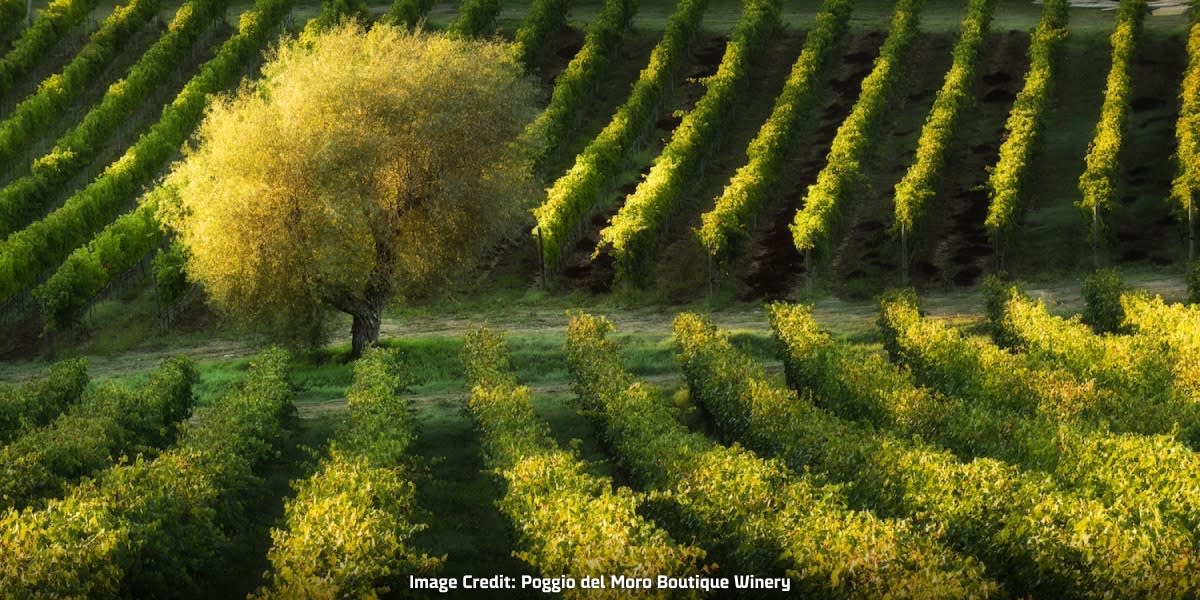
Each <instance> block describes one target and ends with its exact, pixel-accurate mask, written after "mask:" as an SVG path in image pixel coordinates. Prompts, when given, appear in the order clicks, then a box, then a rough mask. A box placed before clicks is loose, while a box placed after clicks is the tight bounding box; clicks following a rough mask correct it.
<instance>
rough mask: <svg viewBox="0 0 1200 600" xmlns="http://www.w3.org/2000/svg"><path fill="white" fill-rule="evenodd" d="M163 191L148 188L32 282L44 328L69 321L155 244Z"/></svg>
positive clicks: (160, 233) (159, 238)
mask: <svg viewBox="0 0 1200 600" xmlns="http://www.w3.org/2000/svg"><path fill="white" fill-rule="evenodd" d="M163 193H166V190H165V188H162V187H158V188H154V190H152V191H151V192H149V193H147V194H146V195H145V196H143V198H142V200H141V203H140V204H139V205H138V207H137V208H135V209H134V210H132V211H130V212H127V213H125V214H123V215H121V216H120V217H118V218H117V220H116V221H113V222H112V223H110V224H108V225H107V226H106V227H105V228H104V229H103V230H102V231H101V232H100V233H98V234H96V237H94V238H92V241H90V242H88V243H87V245H86V246H80V247H79V248H76V249H75V250H74V251H73V252H71V254H70V255H69V256H67V259H66V260H65V261H63V263H62V264H61V265H59V267H58V268H57V269H55V270H54V274H53V275H51V276H50V278H49V279H47V280H46V281H45V282H44V283H42V284H41V285H39V286H38V287H36V288H34V290H33V296H34V298H35V299H36V300H37V302H38V307H39V309H40V310H41V313H42V322H43V329H44V331H47V332H52V331H56V330H59V329H63V328H65V327H68V326H70V325H71V324H73V323H74V322H75V321H76V320H77V319H78V318H79V316H80V315H82V314H83V312H84V311H86V310H87V307H88V306H89V305H90V304H91V302H92V300H93V299H95V297H96V295H97V294H99V293H100V292H102V291H103V290H104V289H105V288H106V287H108V285H109V284H110V283H111V282H112V280H113V278H115V277H117V276H119V275H120V274H121V273H124V272H126V271H128V270H129V269H131V268H133V266H134V265H136V264H137V263H138V261H140V260H141V259H142V257H144V256H146V254H147V253H149V252H150V251H151V250H153V249H154V248H156V247H158V245H159V244H160V243H161V242H162V240H163V231H162V226H161V225H160V224H159V222H158V218H157V217H156V216H155V215H156V211H157V210H158V206H159V201H158V196H159V195H160V194H163Z"/></svg>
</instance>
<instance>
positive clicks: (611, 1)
mask: <svg viewBox="0 0 1200 600" xmlns="http://www.w3.org/2000/svg"><path fill="white" fill-rule="evenodd" d="M637 7H638V3H637V0H605V2H604V6H603V7H602V8H601V9H600V14H599V15H598V16H597V17H596V20H595V21H594V22H592V24H591V25H589V26H588V31H587V35H586V37H585V38H584V41H583V47H582V48H580V49H579V52H576V53H575V56H574V58H572V59H571V62H570V63H568V64H567V66H566V68H564V69H563V70H562V72H561V73H559V74H558V77H557V78H556V79H555V80H554V90H553V92H551V95H550V104H549V105H547V106H546V109H545V110H543V111H542V112H541V113H540V114H538V116H537V119H535V120H534V122H533V124H532V125H531V126H530V129H531V130H532V131H534V132H536V133H537V136H538V137H539V138H540V139H541V140H542V144H543V148H544V149H543V150H541V151H540V152H539V154H538V157H537V160H536V162H537V163H539V164H540V163H543V162H544V161H545V160H546V158H547V157H548V156H549V155H550V154H552V153H554V152H556V151H558V150H559V149H560V148H561V147H562V144H563V140H564V139H565V138H566V136H567V133H568V132H569V131H570V129H571V128H572V126H573V124H574V123H575V122H576V119H578V118H579V115H580V114H581V113H582V111H583V108H584V106H586V105H587V103H589V102H590V101H591V99H592V97H593V96H594V94H595V91H596V86H597V85H598V84H599V80H600V75H601V73H602V72H603V71H604V70H605V69H606V68H607V67H608V66H609V64H610V63H611V62H612V59H613V54H614V53H615V52H616V49H617V44H618V43H619V41H620V39H621V34H622V33H623V32H624V31H625V29H626V28H627V27H629V23H630V21H632V20H633V15H634V13H635V12H637Z"/></svg>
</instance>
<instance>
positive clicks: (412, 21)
mask: <svg viewBox="0 0 1200 600" xmlns="http://www.w3.org/2000/svg"><path fill="white" fill-rule="evenodd" d="M432 8H433V0H395V2H392V5H391V7H389V8H388V11H387V13H386V14H384V16H383V21H384V22H385V23H391V24H392V25H396V26H400V27H407V28H409V29H412V28H414V27H416V26H417V23H420V22H421V19H424V18H425V15H427V14H429V11H430V10H431V9H432Z"/></svg>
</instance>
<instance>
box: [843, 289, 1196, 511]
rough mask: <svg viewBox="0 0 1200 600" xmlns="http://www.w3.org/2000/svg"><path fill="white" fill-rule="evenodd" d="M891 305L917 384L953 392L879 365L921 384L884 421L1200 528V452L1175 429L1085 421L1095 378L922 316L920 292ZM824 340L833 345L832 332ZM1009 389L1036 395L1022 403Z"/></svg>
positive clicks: (886, 381)
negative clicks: (1083, 381)
mask: <svg viewBox="0 0 1200 600" xmlns="http://www.w3.org/2000/svg"><path fill="white" fill-rule="evenodd" d="M882 313H883V314H882V318H881V324H882V326H883V330H884V338H885V346H887V347H888V350H889V352H891V353H892V356H893V357H898V358H900V360H901V362H903V364H904V365H905V366H907V367H910V368H911V369H912V373H913V375H914V378H915V379H916V381H917V382H919V383H921V384H924V385H929V386H931V387H934V388H936V389H937V390H938V391H940V392H943V393H945V394H947V396H946V397H945V398H937V397H936V395H935V394H921V393H919V392H917V391H916V390H918V389H920V388H914V387H913V386H912V383H911V381H910V380H909V379H908V377H906V376H904V375H902V374H901V372H900V371H899V370H898V369H895V368H893V369H886V368H881V369H879V371H878V372H879V373H889V372H890V374H891V376H890V377H887V376H881V377H880V379H879V380H877V381H876V382H874V383H875V384H876V385H877V386H878V387H884V386H889V387H891V388H892V389H899V388H902V387H903V388H907V389H912V390H914V391H913V393H912V395H907V394H906V396H907V399H906V402H905V403H903V404H900V403H894V402H893V403H892V404H891V405H889V406H881V407H880V408H881V409H882V410H881V411H880V412H881V413H886V417H885V418H884V419H883V420H886V421H890V423H887V424H886V426H888V427H894V428H897V429H900V430H902V431H904V432H905V433H912V434H919V435H921V436H922V437H924V438H925V439H929V440H933V441H937V442H939V443H943V444H945V445H946V446H947V447H948V448H950V449H951V450H953V451H955V452H956V453H960V454H965V455H976V456H984V455H986V456H991V457H993V458H997V459H1000V460H1006V461H1009V462H1012V463H1014V464H1017V465H1020V466H1022V467H1024V468H1027V469H1036V470H1039V471H1044V472H1047V473H1049V474H1051V475H1052V476H1054V478H1055V479H1056V480H1057V481H1058V482H1059V483H1060V484H1061V485H1063V486H1065V487H1068V488H1071V489H1076V490H1079V491H1080V492H1082V493H1085V494H1088V495H1089V496H1094V497H1097V498H1099V499H1100V500H1101V501H1103V502H1104V503H1105V504H1106V505H1109V506H1114V507H1133V510H1138V511H1140V510H1141V507H1145V506H1154V507H1157V508H1158V510H1159V511H1161V513H1162V514H1163V515H1164V516H1166V517H1168V518H1177V519H1180V520H1181V521H1182V524H1183V525H1184V526H1185V527H1187V528H1188V529H1189V530H1190V531H1192V532H1193V533H1196V532H1200V456H1197V454H1196V453H1195V452H1193V451H1192V450H1191V449H1190V448H1188V447H1187V446H1184V445H1183V444H1180V443H1179V442H1178V441H1177V440H1175V439H1174V438H1172V437H1171V436H1167V435H1157V436H1142V435H1136V434H1122V435H1118V434H1111V433H1108V432H1107V431H1106V430H1105V429H1104V428H1100V429H1094V428H1092V427H1088V426H1086V425H1083V424H1082V423H1081V422H1080V421H1078V420H1075V419H1073V418H1072V413H1076V412H1082V411H1081V410H1080V409H1086V408H1088V406H1087V404H1090V403H1093V402H1094V401H1089V399H1084V398H1079V397H1078V396H1080V395H1081V394H1079V393H1077V392H1076V390H1079V389H1080V388H1082V390H1083V392H1084V393H1083V394H1082V395H1083V396H1089V395H1093V394H1091V393H1090V392H1094V389H1092V386H1091V385H1090V384H1089V385H1084V386H1080V384H1079V383H1078V382H1077V381H1072V380H1071V379H1072V378H1070V376H1066V377H1063V376H1061V375H1060V374H1061V372H1055V371H1036V370H1032V369H1029V368H1027V367H1026V366H1025V365H1023V364H1021V363H1022V361H1021V357H1019V356H1014V355H1012V354H1009V353H1007V352H1005V351H1003V350H1001V349H1000V348H998V347H996V346H995V345H993V344H988V343H985V342H978V343H971V342H972V341H975V340H967V339H965V338H963V337H961V336H960V335H959V334H958V333H957V332H955V331H954V330H953V329H951V328H949V327H947V326H945V325H943V324H941V323H935V322H933V321H930V320H928V319H923V318H921V316H920V314H919V313H918V308H917V305H916V302H915V297H914V296H912V295H908V294H906V295H899V296H893V297H892V298H890V299H888V300H885V301H884V303H883V306H882ZM824 344H826V345H829V346H831V345H832V344H831V342H830V341H829V340H827V339H826V340H824ZM872 360H880V361H881V360H882V358H880V357H879V356H877V355H872V356H871V357H868V358H867V359H866V360H864V361H863V362H867V361H872ZM1056 380H1059V381H1056ZM1064 390H1065V392H1066V394H1064V393H1063V392H1064ZM1008 393H1011V394H1012V395H1014V396H1018V395H1019V396H1024V397H1026V398H1028V399H1029V401H1026V403H1025V404H1026V406H1023V407H1013V406H1011V404H1013V400H1012V399H1011V398H1010V397H1008V395H1007V394H1008ZM1064 395H1065V396H1067V397H1065V398H1064ZM1072 400H1074V402H1072ZM1030 401H1032V402H1030ZM832 402H834V403H836V402H837V399H833V400H832ZM1072 404H1074V405H1072ZM1035 411H1036V414H1034V413H1035ZM1099 412H1100V413H1101V415H1102V414H1103V411H1099ZM1064 413H1065V414H1064ZM914 414H916V415H919V417H917V418H913V416H914ZM1092 420H1098V419H1092ZM1148 465H1154V468H1147V466H1148Z"/></svg>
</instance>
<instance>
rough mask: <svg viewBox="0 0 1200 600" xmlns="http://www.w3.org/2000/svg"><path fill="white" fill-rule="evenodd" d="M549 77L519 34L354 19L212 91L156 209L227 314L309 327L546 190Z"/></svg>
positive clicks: (371, 306) (412, 289)
mask: <svg viewBox="0 0 1200 600" xmlns="http://www.w3.org/2000/svg"><path fill="white" fill-rule="evenodd" d="M534 97H535V86H534V84H533V82H532V81H530V80H529V79H528V78H527V77H526V76H525V75H524V74H523V71H522V67H521V65H520V64H519V63H518V62H517V58H516V55H515V51H514V50H513V49H512V47H511V46H509V45H507V44H501V43H497V42H485V41H474V40H461V39H452V38H450V37H447V36H444V35H431V34H427V33H416V34H414V33H407V32H405V31H403V30H401V29H398V28H395V27H390V26H383V25H377V26H375V27H374V28H372V29H371V30H370V31H364V30H363V28H362V26H361V25H357V24H353V23H347V24H342V25H339V26H336V27H333V28H331V29H330V30H329V31H328V32H326V33H324V34H322V35H319V36H316V37H315V38H312V39H309V40H306V42H305V43H303V44H300V43H293V44H289V45H286V46H285V47H283V48H281V49H280V50H279V51H278V52H277V53H276V55H275V56H274V57H272V58H271V59H270V60H269V61H268V64H266V65H265V66H264V67H263V77H262V79H261V80H260V81H259V82H258V83H257V84H256V85H254V86H245V87H243V89H241V90H239V92H238V93H237V94H236V95H235V96H233V97H232V98H227V99H222V100H219V101H217V102H215V103H214V105H213V108H212V109H211V110H210V112H209V114H208V115H207V116H206V118H205V121H204V123H203V124H202V125H201V127H200V129H199V132H198V141H197V143H196V144H195V146H194V147H192V148H189V149H185V154H184V158H183V160H182V161H180V162H179V163H178V164H177V165H175V168H174V170H173V172H172V173H171V175H170V176H169V177H168V178H167V181H166V185H167V186H168V187H170V188H172V189H173V191H174V194H173V196H174V200H173V201H171V202H165V203H164V206H165V207H164V209H163V210H162V212H161V214H160V217H161V219H162V221H163V222H164V224H166V225H167V226H168V228H169V229H171V230H173V231H174V232H175V233H176V235H177V236H178V239H179V240H180V242H181V243H182V245H183V247H184V248H185V249H186V254H187V257H188V258H187V266H186V271H187V273H188V277H189V278H190V279H192V280H194V281H196V282H198V283H200V284H201V285H202V286H203V288H204V289H205V291H206V293H207V295H208V297H209V299H210V302H211V303H212V304H214V305H215V306H216V307H217V308H218V309H219V310H221V311H222V312H223V313H225V314H227V315H230V316H232V317H235V318H238V319H240V320H243V321H244V322H247V323H249V324H251V325H256V326H259V327H260V328H264V329H267V330H268V331H275V332H283V333H291V334H295V333H297V332H303V331H305V330H306V328H309V327H310V326H311V324H312V323H316V322H321V320H322V318H323V317H324V316H326V315H327V314H328V313H329V312H330V311H331V310H335V311H341V312H344V313H348V314H350V315H351V316H352V317H353V325H352V328H351V337H352V355H353V356H358V355H359V354H360V353H361V352H362V351H363V350H364V349H365V348H366V347H367V346H369V345H372V344H374V343H376V342H377V341H378V339H379V328H380V315H381V311H382V309H383V307H384V305H385V304H386V303H387V301H388V300H389V299H390V298H392V297H394V296H396V295H410V294H413V293H419V292H424V291H427V290H428V289H429V288H430V287H431V286H433V285H435V284H437V283H439V282H444V281H445V280H446V279H447V278H448V277H449V276H450V275H451V274H453V273H454V272H456V271H458V270H460V269H461V268H463V267H464V266H466V265H469V264H471V262H472V259H474V258H475V257H476V255H477V254H478V253H479V252H480V251H481V250H482V249H483V248H484V247H485V245H486V244H487V243H488V241H489V240H491V239H494V235H495V234H497V233H499V231H500V230H501V229H503V228H505V227H506V226H508V225H510V224H513V222H512V221H511V219H512V218H515V217H518V216H519V215H520V214H521V212H522V211H521V210H520V208H521V206H520V203H519V202H518V199H519V198H532V197H533V193H532V192H533V190H532V189H531V183H532V168H531V161H530V160H529V158H528V157H529V155H530V154H531V151H532V148H530V146H531V144H530V140H528V139H526V138H525V137H524V136H522V135H521V133H522V131H523V130H524V128H525V126H526V124H527V123H528V122H530V121H531V120H532V119H533V117H534V115H535V112H536V111H535V107H534Z"/></svg>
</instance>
